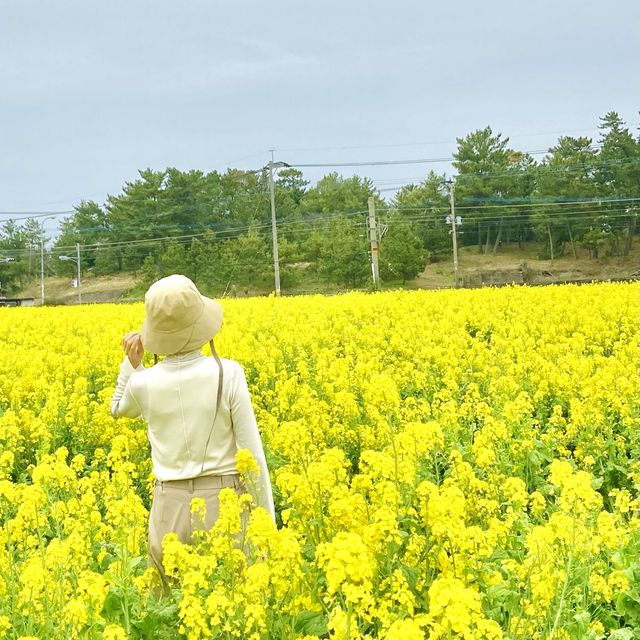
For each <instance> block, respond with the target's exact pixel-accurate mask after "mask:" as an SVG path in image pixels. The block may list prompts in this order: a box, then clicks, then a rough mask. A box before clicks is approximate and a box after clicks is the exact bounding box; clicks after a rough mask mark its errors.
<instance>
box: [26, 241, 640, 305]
mask: <svg viewBox="0 0 640 640" xmlns="http://www.w3.org/2000/svg"><path fill="white" fill-rule="evenodd" d="M537 254H538V247H537V245H533V244H531V245H527V246H525V247H524V248H523V249H519V248H518V246H517V245H513V246H504V245H503V246H501V247H500V250H499V251H498V252H497V253H496V255H493V254H491V253H489V254H488V255H484V254H480V253H478V249H477V248H476V247H463V248H462V249H461V250H460V253H459V275H460V281H461V284H466V285H467V286H477V285H478V284H479V283H481V282H483V281H484V282H485V283H493V284H498V283H500V282H511V281H514V280H515V281H517V277H518V274H519V273H525V274H526V281H527V282H528V283H530V284H547V283H557V282H565V281H575V280H589V279H596V280H608V279H616V278H634V277H640V243H636V245H635V246H634V247H633V249H632V252H631V254H630V255H629V256H627V257H626V258H624V257H619V256H605V257H601V258H597V259H590V258H589V256H588V253H587V252H586V251H584V250H578V257H577V259H576V258H574V257H573V255H564V256H561V257H559V258H556V259H555V260H553V261H552V260H539V259H538V257H537ZM297 280H298V282H297V283H296V285H295V286H291V287H288V286H287V284H286V282H285V283H283V293H285V294H287V293H337V292H339V291H342V290H344V289H343V288H341V287H338V286H337V285H335V284H327V283H326V282H324V281H323V280H322V279H321V278H319V277H318V276H317V275H316V274H312V273H304V272H302V271H301V272H300V274H299V277H298V278H297ZM135 282H136V275H135V274H131V273H122V274H118V275H114V276H99V277H92V276H91V274H90V273H87V274H85V276H84V280H83V284H82V300H83V302H117V301H124V300H135V299H141V298H142V295H141V294H140V292H139V290H136V291H132V290H134V288H135ZM452 285H453V259H452V257H449V258H448V259H447V260H444V261H440V262H434V263H432V264H429V265H427V267H426V269H425V270H424V272H423V273H422V274H420V275H419V276H418V277H417V278H416V279H415V280H412V281H408V282H406V283H404V284H403V283H401V282H399V281H395V282H384V283H383V287H385V288H396V287H405V288H407V289H437V288H441V287H451V286H452ZM231 292H233V294H232V293H231ZM269 292H270V288H269V287H268V286H262V287H260V286H257V287H256V286H251V285H249V286H244V285H242V284H238V285H237V286H236V287H235V288H233V287H228V288H227V295H237V296H239V297H244V296H251V295H264V294H267V293H269ZM218 295H222V291H221V292H220V293H219V294H218ZM20 296H21V297H33V298H35V300H36V304H38V303H39V301H40V282H39V281H38V282H34V283H33V284H32V285H31V286H29V287H28V288H26V289H25V290H24V291H22V292H21V293H20ZM77 298H78V292H77V289H74V288H72V287H71V280H70V278H47V279H46V281H45V301H46V302H47V303H48V304H74V303H75V302H76V301H77Z"/></svg>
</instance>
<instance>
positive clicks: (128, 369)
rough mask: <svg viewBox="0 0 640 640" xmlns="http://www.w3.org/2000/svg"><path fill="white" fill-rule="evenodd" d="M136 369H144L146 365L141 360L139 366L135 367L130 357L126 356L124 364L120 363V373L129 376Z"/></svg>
mask: <svg viewBox="0 0 640 640" xmlns="http://www.w3.org/2000/svg"><path fill="white" fill-rule="evenodd" d="M134 371H144V365H143V364H142V362H141V363H140V364H139V365H138V368H137V369H134V368H133V365H132V364H131V362H129V357H128V356H125V357H124V360H123V361H122V364H121V365H120V375H121V376H125V377H126V378H128V377H129V376H130V375H131V374H132V373H133V372H134Z"/></svg>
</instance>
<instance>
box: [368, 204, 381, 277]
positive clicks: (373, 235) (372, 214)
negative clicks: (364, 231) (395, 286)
mask: <svg viewBox="0 0 640 640" xmlns="http://www.w3.org/2000/svg"><path fill="white" fill-rule="evenodd" d="M368 204H369V240H370V241H371V275H372V276H373V286H374V288H375V289H379V288H380V275H379V273H378V234H377V231H376V201H375V200H374V199H373V198H369V200H368Z"/></svg>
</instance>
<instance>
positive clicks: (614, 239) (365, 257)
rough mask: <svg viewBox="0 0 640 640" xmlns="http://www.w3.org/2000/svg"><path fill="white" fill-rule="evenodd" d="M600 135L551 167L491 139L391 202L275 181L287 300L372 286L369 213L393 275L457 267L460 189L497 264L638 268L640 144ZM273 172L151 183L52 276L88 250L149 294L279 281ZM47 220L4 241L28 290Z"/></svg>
mask: <svg viewBox="0 0 640 640" xmlns="http://www.w3.org/2000/svg"><path fill="white" fill-rule="evenodd" d="M599 130H600V135H599V138H598V139H597V140H596V141H594V140H593V139H592V138H590V137H586V136H584V137H583V136H579V137H573V136H561V137H559V138H558V140H557V143H556V144H555V145H554V146H552V147H551V148H550V149H548V150H547V151H546V152H545V153H544V155H543V157H542V158H540V159H536V158H535V157H534V155H535V154H532V153H528V152H526V151H519V150H517V149H513V148H512V147H511V146H510V145H509V138H507V137H504V136H503V135H502V134H501V133H495V132H494V131H493V130H492V129H491V127H486V128H484V129H479V130H477V131H473V132H471V133H469V134H468V135H467V136H465V137H461V138H458V139H457V148H456V151H455V152H454V154H453V162H452V164H453V167H454V169H455V175H454V176H447V175H445V174H439V173H437V172H434V171H430V172H429V173H428V174H427V175H426V177H425V179H424V180H423V181H422V182H420V183H418V184H408V185H405V186H403V187H402V188H401V189H399V191H397V193H396V194H395V195H394V197H393V198H392V199H391V201H389V202H386V201H384V200H383V199H382V198H381V196H380V193H379V192H378V191H377V189H376V188H375V186H374V184H373V182H372V181H371V180H369V179H367V178H364V177H360V176H351V177H344V176H341V175H339V174H337V173H330V174H328V175H326V176H325V177H323V178H322V179H321V180H319V181H318V182H317V183H316V184H315V185H313V186H311V185H310V184H309V182H308V181H307V180H306V179H305V177H304V174H303V173H302V172H301V171H299V170H297V169H295V168H285V169H282V170H280V171H279V172H278V173H277V175H276V177H275V201H276V209H277V215H278V240H279V243H278V246H279V258H280V265H281V281H282V287H283V289H285V290H286V288H287V287H292V286H295V285H296V284H298V283H299V282H300V281H301V280H304V279H309V278H315V279H317V280H318V281H320V282H326V283H335V284H338V285H342V286H347V287H359V286H363V284H365V283H366V282H367V280H368V279H369V278H370V273H371V271H370V258H369V256H370V245H369V233H368V216H367V203H368V200H369V198H374V200H375V204H376V210H377V217H378V222H379V237H380V273H381V277H382V278H383V279H385V280H387V281H394V282H404V281H406V280H408V279H411V278H414V277H415V276H416V274H417V273H419V272H420V271H421V270H422V269H423V268H424V266H425V265H426V263H427V262H429V261H432V260H438V259H442V258H444V257H447V256H448V255H449V254H450V253H451V235H450V232H451V225H450V224H449V223H448V222H447V215H448V214H449V212H450V200H451V189H452V188H453V189H454V198H453V199H454V202H455V207H456V211H455V213H456V216H457V217H459V224H458V226H457V233H458V242H459V244H460V245H462V246H465V245H467V246H469V245H473V246H477V249H478V251H479V252H483V253H488V252H493V253H496V252H497V251H499V250H500V247H501V246H502V245H503V244H505V243H506V244H512V243H518V244H519V245H520V246H522V245H523V244H524V243H525V242H531V241H536V242H538V243H539V247H540V254H541V257H544V258H552V259H553V258H554V257H557V256H559V255H562V254H566V253H570V254H571V253H572V254H573V255H574V256H576V255H577V250H578V248H583V249H586V250H587V251H588V252H589V255H590V256H591V257H594V258H595V257H598V256H599V255H603V254H607V255H627V254H628V253H629V251H630V249H631V246H632V242H633V238H634V236H635V234H636V223H637V216H638V203H639V202H640V199H639V198H640V138H639V137H638V136H636V135H634V134H633V133H632V132H631V131H630V129H629V127H628V126H627V125H626V123H625V122H624V121H623V120H622V119H621V118H620V116H619V115H618V114H617V113H616V112H609V113H607V114H606V115H605V116H603V117H602V118H600V125H599ZM270 218H271V210H270V199H269V175H268V170H267V169H266V168H265V169H262V170H259V171H243V170H237V169H229V170H227V171H226V172H224V173H220V172H217V171H213V172H210V173H204V172H202V171H198V170H192V171H179V170H178V169H175V168H168V169H165V170H161V171H156V170H151V169H146V170H143V171H140V172H139V175H138V177H137V178H136V179H135V180H133V181H131V182H127V183H126V184H125V185H124V187H123V189H122V191H121V193H119V194H117V195H113V196H108V197H107V200H106V202H105V203H103V204H99V203H97V202H93V201H81V202H80V203H79V204H78V205H76V206H75V208H74V212H73V214H72V215H70V216H69V217H68V218H66V219H65V220H64V221H63V222H62V223H61V225H60V233H59V235H58V237H57V238H56V240H55V243H54V244H53V247H52V248H51V249H50V250H48V251H47V254H48V256H49V257H50V258H51V259H48V260H47V270H48V272H50V273H51V272H54V273H57V274H64V275H69V276H71V275H72V274H73V271H74V269H75V264H74V263H73V261H67V262H61V261H58V260H56V259H55V257H56V256H57V255H60V254H63V253H69V252H70V251H72V250H73V247H75V245H76V243H80V245H81V247H82V251H81V266H82V269H83V271H84V272H90V273H93V274H96V275H103V274H115V273H119V272H122V271H127V272H131V271H134V272H136V273H137V274H138V277H139V281H140V286H141V287H144V286H146V285H147V284H148V283H150V282H151V281H153V280H154V279H156V278H158V277H161V276H162V275H166V274H169V273H174V272H181V273H185V274H186V275H188V276H190V277H191V278H192V279H194V280H195V281H196V282H197V283H198V284H199V286H201V287H202V288H203V290H205V291H210V292H218V293H219V292H220V291H229V290H234V289H235V288H240V287H246V286H249V285H252V286H259V287H268V286H269V284H270V283H271V282H272V281H273V257H272V248H271V223H270ZM43 239H44V232H43V229H42V225H41V224H40V223H38V221H37V219H31V220H27V221H26V222H24V223H23V224H19V223H17V222H14V221H9V222H6V223H5V224H4V225H3V227H2V228H1V229H0V280H1V286H2V289H3V290H4V291H11V290H15V289H19V288H21V287H23V286H24V285H25V283H27V282H29V281H30V280H31V279H33V278H34V277H36V276H37V274H39V254H38V250H39V247H40V243H41V242H42V241H43Z"/></svg>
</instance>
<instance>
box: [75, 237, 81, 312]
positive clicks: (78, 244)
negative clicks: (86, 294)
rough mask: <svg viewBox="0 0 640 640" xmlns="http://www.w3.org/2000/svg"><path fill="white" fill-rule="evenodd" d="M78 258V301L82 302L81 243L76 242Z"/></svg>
mask: <svg viewBox="0 0 640 640" xmlns="http://www.w3.org/2000/svg"><path fill="white" fill-rule="evenodd" d="M76 258H77V260H78V303H79V304H82V283H81V282H80V243H79V242H76Z"/></svg>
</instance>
